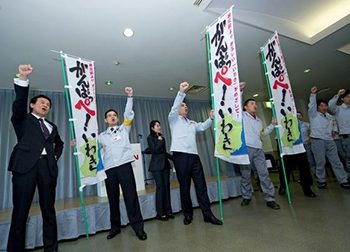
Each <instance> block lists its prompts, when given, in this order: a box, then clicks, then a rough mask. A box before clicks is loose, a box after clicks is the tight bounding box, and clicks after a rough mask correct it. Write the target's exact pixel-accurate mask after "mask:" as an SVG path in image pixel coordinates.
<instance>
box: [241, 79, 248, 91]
mask: <svg viewBox="0 0 350 252" xmlns="http://www.w3.org/2000/svg"><path fill="white" fill-rule="evenodd" d="M246 85H247V83H246V82H245V81H242V82H240V83H239V90H240V91H243V89H244V88H245V86H246Z"/></svg>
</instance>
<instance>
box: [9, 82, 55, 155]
mask: <svg viewBox="0 0 350 252" xmlns="http://www.w3.org/2000/svg"><path fill="white" fill-rule="evenodd" d="M13 82H14V83H15V85H18V86H21V87H28V86H29V81H28V80H26V81H25V80H21V79H19V78H15V79H13ZM32 115H33V116H35V117H36V118H37V119H38V120H39V119H40V118H41V119H43V121H44V124H45V126H46V128H47V129H48V130H49V133H50V134H51V132H52V125H51V124H49V123H48V122H47V121H46V120H45V118H44V117H40V116H37V115H36V114H34V113H32ZM41 155H47V152H46V149H45V148H44V149H43V152H42V153H41Z"/></svg>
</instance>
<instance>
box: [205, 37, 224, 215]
mask: <svg viewBox="0 0 350 252" xmlns="http://www.w3.org/2000/svg"><path fill="white" fill-rule="evenodd" d="M205 38H206V45H207V54H208V65H209V82H210V98H211V108H212V109H213V110H214V108H215V105H214V98H213V96H214V93H213V83H212V74H211V63H210V61H211V57H210V46H209V43H210V42H209V40H210V39H209V33H208V32H207V33H206V34H205ZM213 124H214V146H215V138H216V118H215V117H214V120H213ZM214 148H215V147H214ZM215 166H216V174H217V186H218V196H219V210H220V219H221V220H223V219H224V215H223V210H222V191H221V176H220V165H219V159H218V158H217V157H215Z"/></svg>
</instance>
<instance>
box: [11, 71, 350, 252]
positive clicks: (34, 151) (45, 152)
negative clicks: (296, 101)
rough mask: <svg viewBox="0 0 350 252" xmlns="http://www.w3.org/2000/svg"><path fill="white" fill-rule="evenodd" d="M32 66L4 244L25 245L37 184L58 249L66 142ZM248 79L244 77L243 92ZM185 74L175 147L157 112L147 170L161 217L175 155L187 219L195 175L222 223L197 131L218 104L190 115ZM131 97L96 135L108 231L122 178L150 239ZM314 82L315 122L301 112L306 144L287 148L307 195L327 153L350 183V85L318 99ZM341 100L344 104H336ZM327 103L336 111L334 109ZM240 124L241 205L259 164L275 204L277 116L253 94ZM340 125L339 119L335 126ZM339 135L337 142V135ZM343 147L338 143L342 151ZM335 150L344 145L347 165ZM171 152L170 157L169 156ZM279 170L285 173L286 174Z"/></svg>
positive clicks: (204, 200)
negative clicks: (262, 110) (269, 152)
mask: <svg viewBox="0 0 350 252" xmlns="http://www.w3.org/2000/svg"><path fill="white" fill-rule="evenodd" d="M32 71H33V69H32V67H31V66H30V65H20V66H19V74H18V78H15V79H14V89H15V93H16V98H15V101H14V103H13V114H12V118H11V122H12V124H13V127H14V129H15V133H16V136H17V140H18V141H17V144H16V146H15V147H14V149H13V152H12V154H11V157H10V164H9V170H10V171H12V175H13V177H12V186H13V213H12V220H11V228H10V233H9V238H8V246H7V251H16V252H18V251H24V250H25V236H26V221H27V218H28V213H29V209H30V206H31V203H32V200H33V197H34V192H35V188H36V187H38V191H39V203H40V208H41V211H42V216H43V244H44V250H45V251H57V250H58V242H57V223H56V213H55V208H54V203H55V188H56V182H57V174H58V172H57V171H58V167H57V160H58V159H59V158H60V156H61V153H62V150H63V142H62V140H61V138H60V136H59V134H58V131H57V127H56V125H55V124H54V123H52V122H50V121H48V120H47V119H45V117H46V116H47V114H48V113H49V111H50V109H51V106H52V102H51V100H50V98H49V97H47V96H45V95H38V96H35V97H33V98H32V99H31V100H30V102H29V107H30V112H29V113H28V112H27V103H28V90H29V84H28V76H29V75H30V74H31V73H32ZM244 87H245V84H244V83H241V84H240V88H241V92H243V90H244ZM188 89H189V84H188V83H187V82H182V83H180V85H179V91H178V93H177V95H176V98H175V100H174V103H173V106H172V108H171V110H170V112H169V115H168V123H169V126H170V130H171V147H170V152H172V154H169V153H168V152H167V149H166V144H165V136H164V135H163V134H162V131H161V123H160V121H158V120H154V121H152V122H150V126H149V129H150V134H149V136H148V138H147V142H148V145H149V149H150V152H151V154H152V157H151V161H150V166H149V170H150V172H152V174H153V178H154V181H155V184H156V202H155V206H156V212H157V215H156V218H157V219H159V220H161V221H167V220H169V219H173V218H174V215H173V212H172V208H171V199H170V178H169V177H170V168H171V165H170V161H171V162H173V164H174V167H175V170H176V175H177V179H178V182H179V185H180V199H181V208H182V213H183V215H184V219H183V223H184V225H189V224H191V223H192V221H193V207H192V200H191V196H190V188H191V181H193V183H194V188H195V192H196V196H197V200H198V203H199V206H200V209H201V210H202V215H203V220H204V222H207V223H211V224H213V225H222V224H223V222H222V220H219V219H218V218H216V217H215V216H214V214H213V213H212V211H211V207H210V200H209V197H208V193H207V184H206V180H205V175H204V171H203V167H202V163H201V160H200V157H199V155H198V150H197V143H196V133H197V132H201V131H205V130H207V129H209V128H210V127H211V125H212V120H213V119H214V111H213V110H211V111H210V112H209V118H208V119H207V120H206V121H204V122H195V121H193V120H191V119H189V118H188V111H189V108H188V106H187V104H186V102H185V101H184V99H185V96H186V91H187V90H188ZM125 93H126V94H127V103H126V106H125V111H124V118H123V122H122V123H121V124H120V123H119V121H120V120H119V114H118V112H117V111H116V110H115V109H109V110H107V111H106V112H105V113H104V118H105V123H106V125H107V129H106V130H105V131H103V132H101V133H100V134H99V137H98V142H99V146H100V147H101V150H102V154H103V164H104V169H105V172H106V175H107V178H106V180H105V183H106V190H107V196H108V201H109V210H110V224H111V229H110V231H109V233H108V235H107V239H112V238H113V237H115V236H116V235H118V234H119V233H120V232H121V220H120V209H119V196H120V191H119V185H120V186H121V189H122V191H123V197H124V201H125V206H126V210H127V215H128V219H129V224H130V226H131V227H132V228H133V230H134V231H135V234H136V236H137V237H138V239H140V240H146V239H147V234H146V232H145V231H144V223H143V217H142V213H141V209H140V205H139V201H138V195H137V191H136V184H135V178H134V173H133V169H132V166H131V163H132V162H133V160H134V159H133V155H132V152H131V145H130V140H129V133H130V129H131V127H132V121H133V119H134V111H133V93H134V92H133V89H132V88H131V87H126V88H125ZM316 95H317V88H316V87H312V88H311V95H310V103H309V111H308V113H309V118H310V123H306V122H304V121H303V118H302V114H301V113H299V112H298V118H299V124H300V127H299V128H300V131H301V135H302V140H303V144H304V147H305V150H306V152H305V153H301V154H297V155H285V156H283V159H284V163H285V164H286V170H287V177H289V173H290V170H291V169H292V168H293V166H297V167H298V169H299V172H300V184H301V187H302V189H303V192H304V194H305V196H308V197H316V195H315V193H314V192H313V191H312V190H311V185H312V175H313V176H314V177H315V178H316V181H317V186H318V188H320V189H324V188H326V187H327V182H326V176H325V163H326V157H327V159H328V161H329V162H330V164H331V166H332V169H333V172H334V174H335V176H336V178H337V180H338V182H339V184H340V186H341V187H342V188H346V189H350V186H349V182H348V177H349V176H350V91H349V90H344V89H341V90H339V92H338V93H337V95H335V96H334V97H333V98H332V99H331V100H330V101H329V102H328V103H327V102H326V101H323V100H317V99H316ZM338 100H340V102H341V104H338V102H339V101H338ZM328 111H330V112H331V113H333V115H334V116H333V115H331V114H330V113H329V112H328ZM242 113H243V127H244V137H245V142H246V145H247V151H248V156H249V160H250V165H242V166H241V169H240V170H241V177H242V179H241V193H242V201H241V205H242V206H244V207H246V206H248V205H249V204H250V202H251V199H252V193H253V190H252V188H253V187H252V183H251V171H252V170H255V171H256V173H257V175H258V178H259V181H260V186H261V189H262V192H263V197H264V199H265V201H266V205H267V207H269V208H271V209H274V210H278V209H280V206H279V205H278V204H277V203H276V200H275V188H274V185H273V183H272V181H271V178H270V175H269V172H268V168H267V165H266V160H265V154H264V151H263V144H262V137H264V136H266V135H268V134H270V133H271V132H272V131H273V130H274V128H275V126H276V124H277V121H276V120H275V119H272V122H271V124H270V125H269V126H267V127H266V128H263V125H262V121H261V119H260V118H259V117H258V116H257V102H256V101H255V100H254V99H248V100H246V101H245V102H244V104H243V112H242ZM335 125H337V126H335ZM336 136H337V139H338V144H336V140H335V137H336ZM340 148H341V151H340ZM338 153H343V157H342V158H343V161H344V163H345V167H344V166H343V163H342V162H341V159H340V158H339V154H338ZM169 160H170V161H169ZM281 177H282V176H281ZM285 187H286V185H285V183H284V180H283V179H281V185H280V189H279V193H280V194H284V193H285Z"/></svg>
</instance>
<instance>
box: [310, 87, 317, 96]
mask: <svg viewBox="0 0 350 252" xmlns="http://www.w3.org/2000/svg"><path fill="white" fill-rule="evenodd" d="M310 92H311V94H316V93H317V87H316V86H313V87H312V88H311V89H310Z"/></svg>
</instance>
